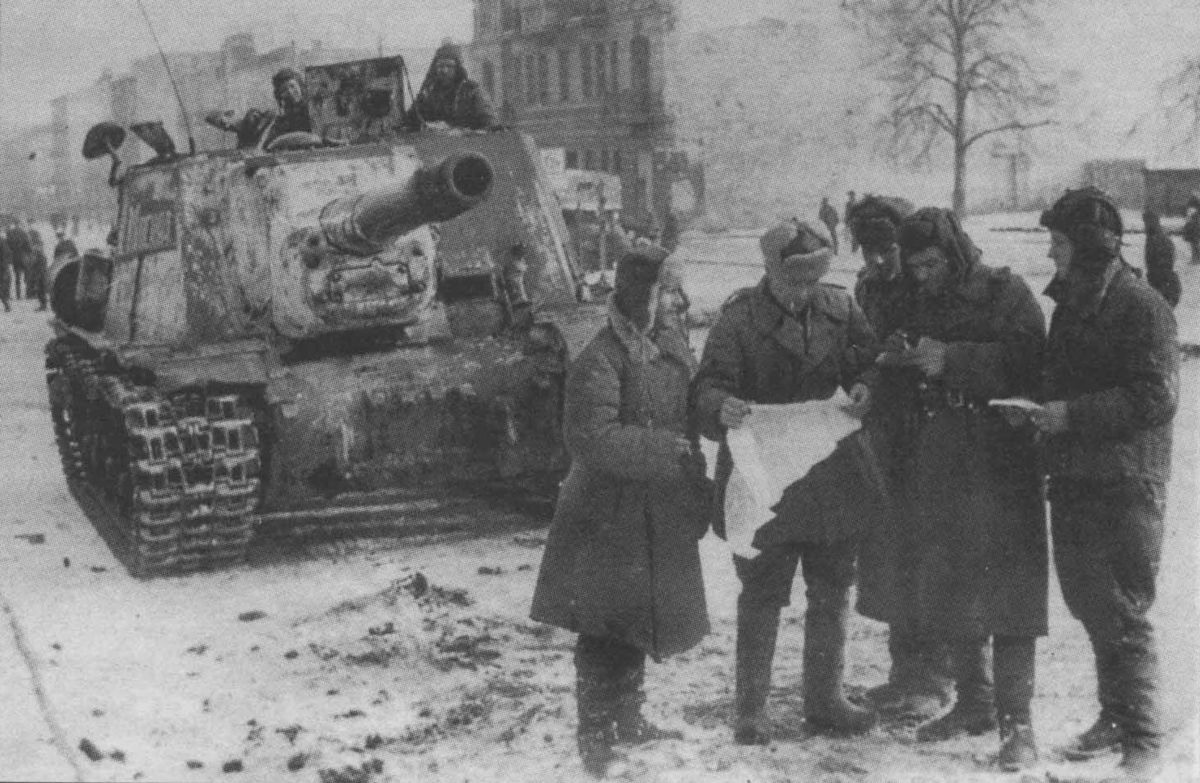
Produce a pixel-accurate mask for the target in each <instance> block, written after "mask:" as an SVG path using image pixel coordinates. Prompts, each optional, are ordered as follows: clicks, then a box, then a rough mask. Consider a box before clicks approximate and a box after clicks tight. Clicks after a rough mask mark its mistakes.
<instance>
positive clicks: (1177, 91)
mask: <svg viewBox="0 0 1200 783" xmlns="http://www.w3.org/2000/svg"><path fill="white" fill-rule="evenodd" d="M1158 92H1159V103H1160V106H1159V108H1160V110H1161V113H1162V116H1163V119H1164V120H1166V125H1167V127H1168V128H1170V129H1182V133H1178V132H1177V133H1168V134H1167V136H1168V139H1171V140H1172V141H1173V142H1174V143H1173V144H1172V149H1173V150H1174V149H1178V148H1179V147H1181V146H1183V145H1184V144H1188V145H1190V144H1194V143H1195V142H1196V141H1197V140H1200V57H1197V58H1195V59H1192V60H1187V61H1185V62H1183V63H1181V64H1180V65H1179V68H1178V70H1176V71H1175V72H1174V73H1172V74H1171V75H1170V76H1168V77H1167V78H1166V79H1164V80H1163V81H1162V82H1161V83H1160V84H1159V86H1158ZM1136 127H1137V126H1135V129H1136ZM1180 136H1182V138H1180ZM1171 137H1174V138H1173V139H1172V138H1171Z"/></svg>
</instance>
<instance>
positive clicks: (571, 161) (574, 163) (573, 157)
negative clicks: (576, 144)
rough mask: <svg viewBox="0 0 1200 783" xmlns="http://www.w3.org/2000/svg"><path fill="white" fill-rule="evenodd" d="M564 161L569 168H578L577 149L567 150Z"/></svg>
mask: <svg viewBox="0 0 1200 783" xmlns="http://www.w3.org/2000/svg"><path fill="white" fill-rule="evenodd" d="M566 158H567V159H566V163H565V164H564V165H565V166H566V167H567V168H569V169H577V168H579V151H578V150H567V156H566Z"/></svg>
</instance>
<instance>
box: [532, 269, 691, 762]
mask: <svg viewBox="0 0 1200 783" xmlns="http://www.w3.org/2000/svg"><path fill="white" fill-rule="evenodd" d="M665 256H666V253H665V251H663V250H662V249H661V248H655V247H642V248H638V249H636V250H633V251H631V252H629V253H628V254H626V255H625V256H624V257H623V258H622V259H621V261H620V262H619V263H618V265H617V271H616V285H615V289H614V291H613V294H612V296H611V298H610V300H609V302H610V307H609V319H608V325H606V326H605V327H604V328H603V329H601V330H600V332H599V334H597V335H596V337H595V338H594V339H593V340H592V342H591V343H590V344H589V345H588V346H587V347H586V348H585V349H584V350H583V351H582V352H581V353H580V354H579V357H578V358H577V359H576V360H575V361H574V363H573V364H572V366H571V371H570V373H569V375H568V377H567V387H566V397H565V410H564V412H563V435H564V438H565V440H566V443H567V448H568V450H569V451H570V453H571V470H570V473H569V474H568V475H567V478H566V480H565V481H564V482H563V486H562V490H561V492H560V493H559V497H558V506H557V508H556V509H555V513H554V522H553V524H552V526H551V528H550V535H549V538H548V540H547V542H546V553H545V556H544V557H543V558H542V564H541V569H540V571H539V573H538V581H537V588H536V590H535V592H534V596H533V608H532V611H531V616H532V617H533V619H535V620H539V621H541V622H544V623H549V624H551V625H556V626H558V627H560V628H565V629H567V630H570V631H574V632H575V633H578V634H579V639H578V642H577V643H576V647H575V672H576V699H577V705H578V714H579V725H578V744H579V752H580V756H581V758H582V760H583V763H584V767H585V769H587V770H588V772H590V773H591V774H593V775H597V776H600V775H603V774H604V772H605V770H606V768H607V767H608V765H609V764H610V763H611V762H612V761H613V760H614V758H615V755H614V752H613V749H612V748H613V745H614V744H616V743H618V742H624V743H640V742H646V741H650V740H655V739H659V738H664V737H667V736H670V735H672V734H674V735H675V736H678V734H677V733H675V732H666V731H664V730H662V729H659V728H658V727H656V726H654V725H653V724H651V723H649V722H648V721H647V720H646V719H645V718H644V717H643V716H642V714H641V711H640V708H641V704H642V701H643V700H644V698H645V697H644V695H643V692H642V682H643V679H644V676H645V659H646V656H650V657H651V658H653V659H654V660H656V661H658V660H661V659H662V658H665V657H667V656H670V655H675V654H677V653H680V652H683V651H685V650H688V649H690V648H692V647H694V646H695V645H696V644H698V643H699V642H700V640H701V639H702V638H703V637H704V635H705V634H706V633H708V628H709V626H708V614H707V609H706V607H705V598H704V582H703V579H702V575H701V571H700V555H699V544H698V541H699V539H700V538H701V537H702V536H703V535H704V533H705V531H706V530H707V529H708V522H709V515H708V511H707V505H706V503H705V501H706V498H705V497H704V496H703V494H702V493H701V492H700V488H701V487H702V483H701V480H702V477H703V468H702V466H701V465H698V464H697V462H698V460H700V459H701V458H700V457H699V452H698V450H697V448H696V447H697V442H696V438H695V437H694V436H691V437H689V431H690V427H689V418H688V385H689V383H690V381H691V378H692V374H693V373H694V371H695V358H694V357H693V355H692V352H691V347H690V346H689V345H688V342H687V333H686V332H685V331H684V326H683V319H682V318H681V317H679V314H678V313H676V312H672V311H673V310H674V308H676V307H677V306H679V303H680V301H681V297H680V296H679V291H678V290H677V289H676V288H675V287H674V286H673V285H667V286H661V285H660V273H661V267H662V264H663V260H664V258H665Z"/></svg>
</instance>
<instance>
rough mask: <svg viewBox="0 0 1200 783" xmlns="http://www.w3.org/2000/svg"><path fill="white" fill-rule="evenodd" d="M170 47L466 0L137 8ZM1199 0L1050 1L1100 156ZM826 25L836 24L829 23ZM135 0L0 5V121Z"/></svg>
mask: <svg viewBox="0 0 1200 783" xmlns="http://www.w3.org/2000/svg"><path fill="white" fill-rule="evenodd" d="M143 2H144V3H145V6H146V9H147V11H148V12H149V14H150V17H151V20H152V21H153V23H154V26H155V29H156V31H157V32H158V35H159V37H160V38H161V40H162V42H163V45H164V46H165V47H166V48H167V49H168V50H171V49H191V50H202V49H212V48H215V47H216V46H217V45H219V43H220V41H221V39H222V38H223V37H224V36H225V35H228V34H230V33H234V32H241V31H245V30H250V31H253V32H254V33H255V36H256V40H257V43H258V46H259V49H260V50H266V49H269V48H271V47H274V46H280V45H283V44H286V43H287V42H288V41H290V40H295V41H297V42H300V43H304V44H307V43H308V42H309V41H311V40H314V39H320V40H322V41H323V42H325V43H326V44H327V45H330V46H365V47H373V46H375V45H376V44H377V43H379V42H380V40H382V43H383V44H384V46H385V47H387V49H388V50H392V49H394V48H397V47H399V48H401V50H402V49H403V47H405V46H420V47H427V46H433V45H436V44H437V43H438V42H440V41H441V40H442V39H443V38H446V37H449V38H453V39H455V40H458V41H467V40H469V39H470V37H471V2H470V0H426V1H425V2H421V1H420V0H143ZM814 2H820V3H827V4H828V6H827V7H833V6H834V5H836V4H837V3H838V0H738V2H736V3H732V2H728V0H711V2H705V1H704V0H683V7H684V18H683V26H684V27H685V28H690V27H693V26H722V25H726V24H733V23H738V22H744V21H752V20H753V19H755V18H758V17H759V16H762V15H776V16H780V17H784V18H794V17H795V16H796V14H797V13H800V12H802V9H804V8H810V7H812V5H813V3H814ZM1198 4H1200V0H1052V1H1050V0H1047V3H1046V7H1047V8H1048V9H1049V10H1048V11H1047V15H1048V17H1049V20H1050V25H1049V28H1050V41H1051V44H1050V46H1048V47H1047V49H1048V52H1047V53H1048V54H1050V55H1051V57H1053V58H1054V59H1055V60H1057V61H1058V62H1059V63H1060V64H1061V66H1062V67H1064V68H1071V69H1074V70H1076V71H1078V72H1079V75H1080V79H1079V81H1078V84H1077V88H1075V89H1077V91H1078V94H1076V95H1073V96H1071V97H1072V99H1073V100H1074V101H1076V102H1078V103H1079V104H1081V105H1084V106H1085V107H1087V112H1088V116H1090V117H1091V118H1093V120H1094V123H1093V125H1094V127H1093V129H1092V133H1091V138H1089V140H1088V143H1089V145H1090V146H1091V147H1092V148H1093V149H1094V150H1095V153H1096V154H1112V155H1116V154H1125V155H1155V154H1162V151H1161V150H1154V149H1152V146H1153V137H1154V136H1155V135H1156V134H1154V133H1148V134H1147V133H1144V134H1141V135H1140V136H1135V137H1134V138H1132V139H1128V138H1126V134H1127V132H1128V130H1129V128H1130V127H1131V126H1132V125H1133V124H1134V123H1135V122H1137V120H1138V119H1139V118H1140V117H1142V116H1144V115H1146V114H1147V113H1148V112H1150V111H1151V109H1152V108H1153V106H1154V102H1155V95H1156V89H1157V84H1158V83H1159V82H1160V81H1161V80H1162V79H1163V78H1164V77H1165V76H1166V75H1167V74H1168V73H1170V70H1171V68H1172V67H1173V66H1174V65H1175V64H1176V63H1178V62H1179V61H1181V60H1182V58H1184V57H1185V56H1188V55H1191V56H1197V55H1200V43H1198V42H1200V8H1198ZM825 18H835V16H834V15H825ZM153 51H154V50H153V44H152V42H151V39H150V36H149V34H148V33H147V31H146V26H145V23H144V22H143V21H142V18H141V16H140V13H139V11H138V7H137V4H136V1H135V0H0V123H3V124H5V125H13V124H19V123H23V122H26V121H30V120H33V121H40V120H45V119H48V118H49V99H50V98H52V97H54V96H56V95H59V94H62V93H64V92H68V91H70V90H73V89H76V88H79V87H82V86H84V85H85V84H87V83H88V82H89V81H90V80H92V79H95V77H96V76H98V75H99V73H100V72H101V70H102V69H104V68H106V67H107V68H112V69H113V70H114V71H116V72H120V71H122V70H124V69H125V68H126V66H127V65H128V63H129V61H130V60H132V59H134V58H136V57H140V56H144V55H146V54H150V53H152V52H153Z"/></svg>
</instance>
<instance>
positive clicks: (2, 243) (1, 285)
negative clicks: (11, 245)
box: [0, 235, 12, 313]
mask: <svg viewBox="0 0 1200 783" xmlns="http://www.w3.org/2000/svg"><path fill="white" fill-rule="evenodd" d="M7 239H8V238H7V237H5V236H4V235H0V302H2V303H3V304H4V312H6V313H7V312H8V311H10V310H12V307H10V306H9V304H8V286H9V281H10V280H11V279H12V254H11V253H10V252H9V249H8V241H7Z"/></svg>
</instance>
